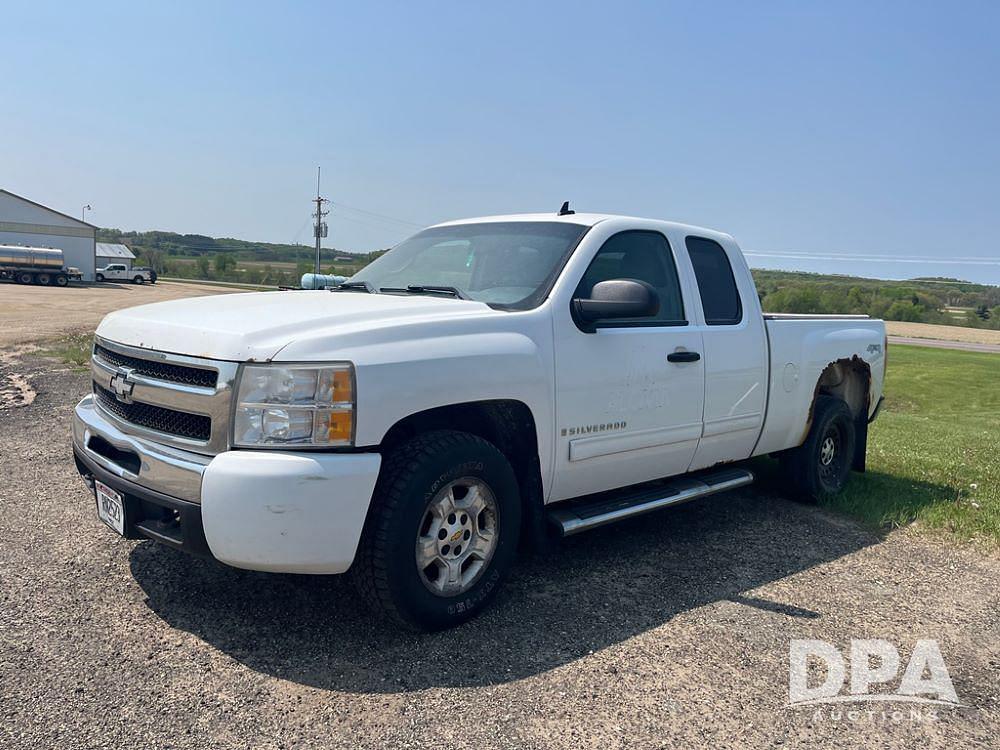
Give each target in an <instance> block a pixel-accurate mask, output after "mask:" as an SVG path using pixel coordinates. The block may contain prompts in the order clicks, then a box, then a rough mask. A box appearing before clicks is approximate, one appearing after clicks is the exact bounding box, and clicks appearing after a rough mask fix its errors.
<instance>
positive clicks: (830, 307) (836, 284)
mask: <svg viewBox="0 0 1000 750" xmlns="http://www.w3.org/2000/svg"><path fill="white" fill-rule="evenodd" d="M97 239H98V241H99V242H120V243H123V244H126V245H129V246H130V247H131V248H132V250H133V252H135V254H136V256H137V257H138V259H139V262H140V263H141V264H143V265H148V266H152V267H153V268H155V269H156V271H157V273H159V274H161V275H162V276H175V277H181V278H190V279H205V280H214V281H237V282H244V283H249V284H264V285H270V286H296V285H297V284H298V283H299V279H300V278H301V276H302V274H303V273H305V272H309V271H312V270H313V252H314V250H313V248H311V247H309V246H307V245H282V244H276V243H271V242H250V241H247V240H237V239H232V238H230V237H208V236H206V235H203V234H177V233H175V232H158V231H154V232H123V231H122V230H120V229H100V230H98V235H97ZM384 252H385V250H376V251H374V252H371V253H346V252H341V251H338V250H335V249H334V248H324V249H323V271H324V272H325V273H335V274H340V275H343V276H351V275H353V274H354V273H357V271H358V270H360V269H361V268H363V267H364V266H366V265H367V264H368V263H370V262H371V261H372V260H374V259H375V258H377V257H378V256H379V255H381V254H382V253H384ZM753 277H754V281H755V282H756V285H757V294H758V296H759V297H760V299H761V303H762V304H763V306H764V309H765V310H766V311H768V312H790V313H855V314H856V313H862V314H866V315H871V316H873V317H877V318H884V319H886V320H902V321H909V322H914V323H939V324H944V325H959V326H969V327H973V328H994V329H1000V287H997V286H989V285H985V284H973V283H970V282H967V281H961V280H959V279H948V278H920V279H911V280H908V281H884V280H880V279H866V278H861V277H856V276H834V275H824V274H816V273H805V272H797V271H767V270H760V269H755V270H754V271H753Z"/></svg>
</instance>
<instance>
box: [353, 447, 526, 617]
mask: <svg viewBox="0 0 1000 750" xmlns="http://www.w3.org/2000/svg"><path fill="white" fill-rule="evenodd" d="M520 527H521V500H520V495H519V492H518V486H517V479H516V478H515V476H514V471H513V469H512V468H511V466H510V464H509V463H508V461H507V459H506V458H505V457H504V456H503V454H502V453H500V451H499V450H497V449H496V447H495V446H493V445H492V444H491V443H488V442H487V441H485V440H483V439H482V438H480V437H477V436H475V435H471V434H469V433H464V432H456V431H451V430H441V431H435V432H429V433H426V434H424V435H420V436H418V437H416V438H414V439H413V440H411V441H409V442H407V443H405V444H403V445H402V446H400V447H398V448H396V449H395V450H393V451H392V452H390V453H389V454H388V455H387V456H386V458H385V463H384V464H383V467H382V471H381V473H380V476H379V481H378V483H377V485H376V488H375V495H374V497H373V500H372V506H371V508H370V509H369V512H368V520H367V522H366V524H365V530H364V533H363V534H362V537H361V542H360V544H359V546H358V553H357V557H356V559H355V562H354V566H353V568H352V575H353V578H354V581H355V585H356V586H357V587H358V590H359V591H360V593H361V595H362V596H363V597H364V598H365V600H366V601H367V602H368V603H369V604H371V605H373V606H375V607H377V608H379V609H381V610H383V611H384V612H386V613H387V614H388V615H389V616H390V617H392V618H393V619H395V620H396V621H398V622H400V623H401V624H403V625H406V626H408V627H411V628H415V629H419V630H440V629H443V628H447V627H452V626H454V625H458V624H460V623H462V622H465V621H466V620H468V619H470V618H471V617H473V616H475V615H476V614H478V613H479V612H481V611H482V610H483V609H484V608H485V607H486V606H487V605H488V604H489V602H490V601H491V600H492V599H493V597H494V596H496V594H497V592H498V591H499V589H500V587H501V585H502V584H503V581H504V580H505V579H506V577H507V573H508V572H509V570H510V567H511V564H512V563H513V560H514V555H515V552H516V550H517V542H518V536H519V533H520Z"/></svg>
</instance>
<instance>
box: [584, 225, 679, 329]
mask: <svg viewBox="0 0 1000 750" xmlns="http://www.w3.org/2000/svg"><path fill="white" fill-rule="evenodd" d="M610 279H637V280H639V281H645V282H646V283H647V284H649V285H650V286H652V287H653V288H654V289H655V290H656V294H657V295H658V296H659V298H660V311H659V313H658V314H657V315H655V316H653V317H650V318H625V319H621V318H619V319H616V320H613V321H610V320H609V321H608V322H607V323H606V324H605V327H611V326H613V327H626V326H635V325H644V326H664V325H686V324H687V321H686V320H685V319H684V301H683V299H682V298H681V287H680V282H679V281H678V279H677V266H676V265H675V264H674V256H673V253H672V252H671V250H670V244H669V243H668V242H667V238H666V237H664V236H663V235H662V234H660V233H659V232H650V231H645V230H629V231H626V232H619V233H618V234H616V235H614V236H613V237H609V238H608V240H607V241H606V242H605V243H604V245H602V246H601V249H600V250H598V251H597V255H595V256H594V259H593V260H592V261H591V262H590V266H589V267H588V268H587V271H586V273H584V274H583V278H582V279H581V280H580V284H579V286H577V288H576V294H575V295H574V296H575V297H582V298H585V299H586V298H589V297H590V293H591V291H592V290H593V288H594V285H595V284H597V283H598V282H601V281H608V280H610ZM598 325H599V326H600V325H601V324H600V322H598Z"/></svg>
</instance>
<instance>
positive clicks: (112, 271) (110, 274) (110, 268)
mask: <svg viewBox="0 0 1000 750" xmlns="http://www.w3.org/2000/svg"><path fill="white" fill-rule="evenodd" d="M94 278H95V279H96V280H97V281H131V282H132V283H133V284H144V283H147V282H149V283H153V282H155V279H154V278H153V274H152V272H151V271H150V270H149V269H148V268H129V267H128V266H127V265H125V264H124V263H109V264H108V265H106V266H105V267H104V268H98V269H97V272H96V273H95V274H94Z"/></svg>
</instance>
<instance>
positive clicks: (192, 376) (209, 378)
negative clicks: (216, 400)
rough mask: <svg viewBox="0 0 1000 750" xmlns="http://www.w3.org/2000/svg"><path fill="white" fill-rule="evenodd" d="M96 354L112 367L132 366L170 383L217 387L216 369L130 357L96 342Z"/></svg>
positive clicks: (217, 376) (217, 374)
mask: <svg viewBox="0 0 1000 750" xmlns="http://www.w3.org/2000/svg"><path fill="white" fill-rule="evenodd" d="M94 356H95V357H97V358H98V359H100V360H102V361H104V362H107V363H108V364H109V365H111V366H112V367H130V368H131V369H133V370H135V372H137V373H138V374H140V375H145V376H147V377H150V378H157V379H158V380H166V381H167V382H170V383H184V384H186V385H199V386H201V387H202V388H215V384H216V383H217V382H218V380H219V373H218V372H216V371H215V370H203V369H200V368H198V367H185V366H184V365H173V364H169V363H167V362H154V361H152V360H149V359H141V358H139V357H130V356H128V355H127V354H121V353H120V352H115V351H112V350H111V349H108V348H107V347H106V346H101V345H100V344H94Z"/></svg>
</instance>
